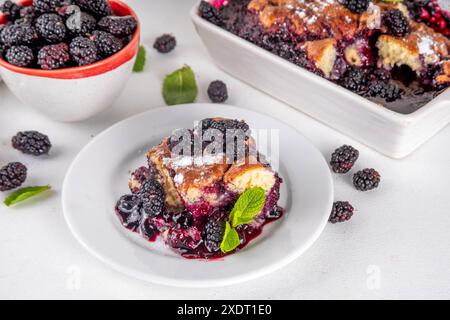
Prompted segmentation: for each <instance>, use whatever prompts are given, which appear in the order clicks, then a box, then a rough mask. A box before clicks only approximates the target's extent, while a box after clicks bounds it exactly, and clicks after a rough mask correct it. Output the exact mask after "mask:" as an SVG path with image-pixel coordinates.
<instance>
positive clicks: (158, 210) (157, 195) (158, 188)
mask: <svg viewBox="0 0 450 320" xmlns="http://www.w3.org/2000/svg"><path fill="white" fill-rule="evenodd" d="M137 195H138V197H139V198H140V199H141V201H142V210H143V212H144V213H145V214H147V215H148V216H150V217H155V216H157V215H160V214H162V213H164V212H165V209H166V202H165V201H166V195H165V192H164V188H163V187H162V185H161V184H160V183H159V182H158V181H157V180H156V179H150V180H147V181H146V182H144V184H143V185H142V187H141V189H140V190H139V192H138V193H137Z"/></svg>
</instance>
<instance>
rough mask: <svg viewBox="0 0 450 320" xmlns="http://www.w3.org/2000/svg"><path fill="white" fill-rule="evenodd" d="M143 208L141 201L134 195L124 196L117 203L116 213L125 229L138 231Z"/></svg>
mask: <svg viewBox="0 0 450 320" xmlns="http://www.w3.org/2000/svg"><path fill="white" fill-rule="evenodd" d="M141 206H142V202H141V200H140V199H139V198H137V197H136V196H134V195H124V196H122V197H121V198H120V199H119V201H117V204H116V212H117V214H118V216H119V217H120V220H121V222H122V225H123V226H124V227H126V228H128V229H130V230H133V231H134V230H137V228H138V227H139V225H140V223H141Z"/></svg>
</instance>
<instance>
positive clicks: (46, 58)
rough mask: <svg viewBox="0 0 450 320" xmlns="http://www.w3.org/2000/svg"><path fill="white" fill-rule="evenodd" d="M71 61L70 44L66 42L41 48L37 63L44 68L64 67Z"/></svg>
mask: <svg viewBox="0 0 450 320" xmlns="http://www.w3.org/2000/svg"><path fill="white" fill-rule="evenodd" d="M69 62H70V54H69V46H68V45H67V44H66V43H60V44H53V45H48V46H44V47H42V49H41V50H39V53H38V61H37V63H38V65H39V66H40V67H41V68H42V69H44V70H53V69H60V68H64V67H65V66H67V64H68V63H69Z"/></svg>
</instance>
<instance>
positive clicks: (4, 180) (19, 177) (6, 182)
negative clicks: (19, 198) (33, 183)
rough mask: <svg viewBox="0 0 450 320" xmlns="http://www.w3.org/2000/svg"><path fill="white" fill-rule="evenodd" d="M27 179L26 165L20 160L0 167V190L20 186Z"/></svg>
mask: <svg viewBox="0 0 450 320" xmlns="http://www.w3.org/2000/svg"><path fill="white" fill-rule="evenodd" d="M26 179H27V167H25V165H23V164H22V163H20V162H12V163H9V164H7V165H6V166H4V167H3V168H1V169H0V191H2V192H3V191H8V190H12V189H15V188H18V187H20V186H21V185H22V184H23V183H24V182H25V180H26Z"/></svg>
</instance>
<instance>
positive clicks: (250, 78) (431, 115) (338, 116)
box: [191, 6, 450, 158]
mask: <svg viewBox="0 0 450 320" xmlns="http://www.w3.org/2000/svg"><path fill="white" fill-rule="evenodd" d="M197 8H198V6H195V7H194V8H193V9H192V11H191V17H192V21H193V22H194V25H195V27H196V29H197V32H198V34H199V35H200V37H201V39H202V40H203V42H204V44H205V46H206V48H207V49H208V51H209V53H210V55H211V57H212V58H213V60H214V61H215V63H216V64H217V65H218V66H219V67H220V68H221V69H223V70H224V71H226V72H228V73H230V74H231V75H233V76H235V77H237V78H239V79H241V80H243V81H245V82H247V83H248V84H250V85H252V86H254V87H256V88H258V89H260V90H261V91H263V92H265V93H268V94H270V95H271V96H273V97H275V98H278V99H280V100H282V101H284V102H286V103H287V104H289V105H291V106H292V107H294V108H295V109H298V110H300V111H302V112H304V113H307V114H308V115H310V116H312V117H313V118H316V119H318V120H320V121H321V122H323V123H325V124H327V125H329V126H331V127H333V128H335V129H337V130H339V131H341V132H342V133H344V134H347V135H349V136H351V137H353V138H355V139H357V140H359V141H360V142H362V143H364V144H366V145H367V146H369V147H371V148H373V149H375V150H377V151H379V152H381V153H383V154H385V155H387V156H390V157H393V158H403V157H405V156H407V155H408V154H410V153H411V152H413V151H414V150H415V149H417V148H418V147H419V146H420V145H421V144H423V143H424V142H426V141H427V140H428V139H430V138H431V137H432V136H433V135H434V134H436V133H437V132H438V131H439V130H441V129H442V128H444V127H445V126H446V125H447V124H448V123H449V122H450V102H449V100H450V91H449V90H447V91H445V92H443V93H442V94H441V95H439V96H438V97H437V98H435V99H434V100H433V101H431V102H429V103H428V104H427V105H425V106H423V107H422V108H420V109H419V110H417V111H416V112H414V113H411V114H400V113H397V112H394V111H391V110H389V109H386V108H384V107H381V106H379V105H377V104H375V103H373V102H371V101H369V100H367V99H365V98H363V97H360V96H358V95H357V94H354V93H353V92H351V91H349V90H346V89H344V88H342V87H340V86H338V85H336V84H334V83H332V82H330V81H328V80H326V79H323V78H321V77H320V76H317V75H315V74H313V73H311V72H309V71H307V70H304V69H302V68H300V67H298V66H296V65H294V64H292V63H290V62H289V61H286V60H284V59H282V58H280V57H278V56H276V55H274V54H272V53H270V52H269V51H266V50H264V49H262V48H259V47H258V46H256V45H254V44H252V43H250V42H248V41H246V40H244V39H241V38H239V37H238V36H236V35H234V34H232V33H230V32H228V31H226V30H224V29H221V28H219V27H217V26H215V25H213V24H212V23H210V22H208V21H206V20H204V19H202V18H200V17H199V16H198V14H197Z"/></svg>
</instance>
